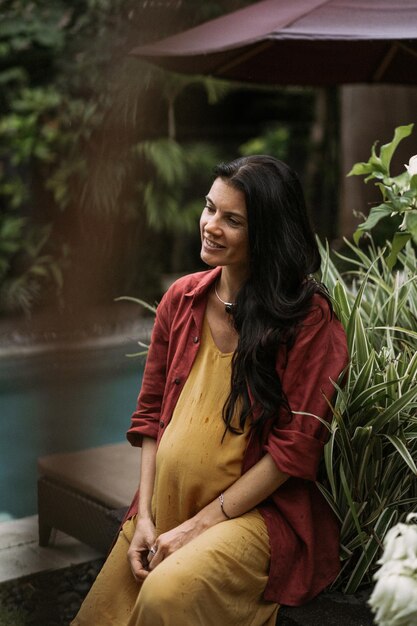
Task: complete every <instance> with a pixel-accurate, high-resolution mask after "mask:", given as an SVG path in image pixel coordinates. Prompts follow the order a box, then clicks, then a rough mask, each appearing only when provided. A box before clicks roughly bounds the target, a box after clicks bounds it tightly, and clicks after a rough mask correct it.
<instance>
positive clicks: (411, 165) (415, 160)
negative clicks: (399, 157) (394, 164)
mask: <svg viewBox="0 0 417 626" xmlns="http://www.w3.org/2000/svg"><path fill="white" fill-rule="evenodd" d="M405 167H406V168H407V170H408V173H409V174H410V176H414V174H417V154H415V155H414V156H412V157H411V158H410V160H409V162H408V165H406V166H405Z"/></svg>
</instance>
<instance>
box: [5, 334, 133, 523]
mask: <svg viewBox="0 0 417 626" xmlns="http://www.w3.org/2000/svg"><path fill="white" fill-rule="evenodd" d="M132 346H134V347H133V350H132ZM135 347H137V346H135V345H134V343H133V342H131V343H130V345H126V344H116V345H110V346H106V347H97V346H95V347H91V346H90V347H83V348H82V349H74V348H72V349H69V350H60V351H55V350H54V351H50V352H43V353H39V354H28V355H25V356H22V355H18V356H10V357H2V358H1V359H0V516H2V518H3V519H5V518H8V517H14V518H18V517H24V516H26V515H32V514H34V513H36V512H37V503H36V481H37V468H36V460H37V458H38V457H39V456H42V455H45V454H50V453H54V452H66V451H75V450H81V449H83V448H88V447H93V446H100V445H105V444H108V443H117V442H120V441H123V440H124V439H125V432H126V430H127V428H128V427H129V419H130V415H131V413H132V412H133V411H134V409H135V404H136V397H137V394H138V391H139V388H140V385H141V381H142V372H143V364H144V363H143V359H138V358H128V357H126V353H128V352H132V351H134V350H135Z"/></svg>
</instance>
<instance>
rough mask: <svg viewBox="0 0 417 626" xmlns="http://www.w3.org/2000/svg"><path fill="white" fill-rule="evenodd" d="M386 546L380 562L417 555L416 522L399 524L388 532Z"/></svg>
mask: <svg viewBox="0 0 417 626" xmlns="http://www.w3.org/2000/svg"><path fill="white" fill-rule="evenodd" d="M384 548H385V549H384V554H383V556H382V558H381V560H380V561H379V562H380V563H387V561H391V560H396V559H406V558H409V559H412V558H413V557H416V556H417V526H416V525H414V524H397V525H396V526H394V527H393V528H391V530H389V531H388V532H387V534H386V537H385V541H384Z"/></svg>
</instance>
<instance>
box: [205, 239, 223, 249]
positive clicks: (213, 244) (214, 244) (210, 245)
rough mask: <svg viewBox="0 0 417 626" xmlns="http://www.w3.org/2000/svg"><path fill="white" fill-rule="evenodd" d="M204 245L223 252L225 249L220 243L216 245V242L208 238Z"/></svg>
mask: <svg viewBox="0 0 417 626" xmlns="http://www.w3.org/2000/svg"><path fill="white" fill-rule="evenodd" d="M204 244H205V245H206V246H207V248H211V249H212V250H222V249H223V248H224V246H221V245H219V244H218V243H214V241H211V240H210V239H207V237H204Z"/></svg>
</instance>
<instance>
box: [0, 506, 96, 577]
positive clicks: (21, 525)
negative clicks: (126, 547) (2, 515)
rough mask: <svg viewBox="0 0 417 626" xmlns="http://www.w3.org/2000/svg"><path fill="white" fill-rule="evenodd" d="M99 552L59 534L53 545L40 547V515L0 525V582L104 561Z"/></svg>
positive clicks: (0, 523)
mask: <svg viewBox="0 0 417 626" xmlns="http://www.w3.org/2000/svg"><path fill="white" fill-rule="evenodd" d="M101 556H102V555H101V554H100V553H99V552H97V551H96V550H93V549H92V548H90V547H88V546H86V545H85V544H82V543H80V542H79V541H77V540H76V539H73V538H72V537H69V536H68V535H65V534H64V533H60V532H57V533H56V536H55V539H54V541H53V542H52V543H51V546H49V547H47V548H41V547H40V546H39V545H38V516H37V515H32V516H30V517H25V518H22V519H13V520H9V521H5V522H0V583H2V582H6V581H9V580H14V579H17V578H22V577H24V576H28V575H30V574H35V573H37V572H42V571H46V570H58V569H63V568H65V567H69V566H71V565H76V564H78V563H86V562H87V561H92V560H94V559H98V558H101Z"/></svg>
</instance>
